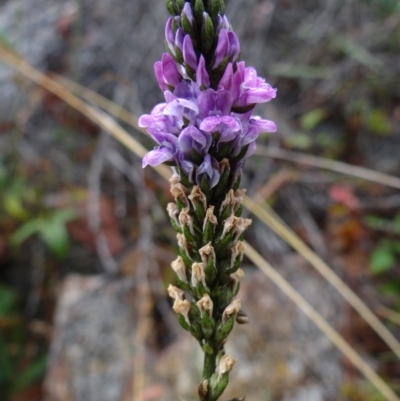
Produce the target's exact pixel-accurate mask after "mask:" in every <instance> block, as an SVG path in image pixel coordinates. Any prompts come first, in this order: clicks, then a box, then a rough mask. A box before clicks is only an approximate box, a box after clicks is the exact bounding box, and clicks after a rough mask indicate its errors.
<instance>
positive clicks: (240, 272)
mask: <svg viewBox="0 0 400 401" xmlns="http://www.w3.org/2000/svg"><path fill="white" fill-rule="evenodd" d="M229 277H230V279H231V280H232V291H233V292H234V293H235V292H236V289H237V287H238V285H239V283H240V280H241V279H242V278H243V277H244V271H243V270H242V269H238V270H236V271H235V273H232V274H231V275H230V276H229Z"/></svg>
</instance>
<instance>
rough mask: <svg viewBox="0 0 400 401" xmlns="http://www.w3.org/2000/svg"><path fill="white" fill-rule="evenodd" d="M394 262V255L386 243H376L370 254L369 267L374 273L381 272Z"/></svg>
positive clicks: (393, 264)
mask: <svg viewBox="0 0 400 401" xmlns="http://www.w3.org/2000/svg"><path fill="white" fill-rule="evenodd" d="M395 264H396V256H395V254H394V252H393V249H392V248H391V247H390V246H389V244H388V243H386V242H383V243H381V244H380V245H378V246H377V247H376V248H375V250H374V251H373V252H372V254H371V255H370V260H369V268H370V270H371V272H372V273H374V274H382V273H385V272H386V271H388V270H390V269H391V268H392V267H393V266H395Z"/></svg>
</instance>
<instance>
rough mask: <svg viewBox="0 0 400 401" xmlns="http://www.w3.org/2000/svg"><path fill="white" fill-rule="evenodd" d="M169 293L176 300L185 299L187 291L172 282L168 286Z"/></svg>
mask: <svg viewBox="0 0 400 401" xmlns="http://www.w3.org/2000/svg"><path fill="white" fill-rule="evenodd" d="M168 295H169V296H170V297H171V298H172V299H175V300H177V299H179V300H181V301H183V300H184V299H185V293H184V292H183V291H182V290H181V289H180V288H178V287H175V286H174V285H171V284H170V285H169V287H168Z"/></svg>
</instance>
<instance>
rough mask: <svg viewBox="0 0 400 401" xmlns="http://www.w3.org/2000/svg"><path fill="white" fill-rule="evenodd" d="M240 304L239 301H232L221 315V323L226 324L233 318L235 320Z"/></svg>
mask: <svg viewBox="0 0 400 401" xmlns="http://www.w3.org/2000/svg"><path fill="white" fill-rule="evenodd" d="M240 307H241V302H240V299H234V300H233V301H232V302H231V303H230V304H229V305H228V306H227V307H226V308H225V310H224V313H223V314H222V322H223V323H226V322H227V320H228V319H229V318H230V317H232V316H234V317H235V318H236V316H237V314H238V313H239V311H240Z"/></svg>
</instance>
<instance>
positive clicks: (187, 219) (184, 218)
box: [179, 207, 195, 235]
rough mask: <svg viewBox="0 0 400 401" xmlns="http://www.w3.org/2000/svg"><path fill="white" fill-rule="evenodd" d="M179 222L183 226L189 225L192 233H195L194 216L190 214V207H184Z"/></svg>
mask: <svg viewBox="0 0 400 401" xmlns="http://www.w3.org/2000/svg"><path fill="white" fill-rule="evenodd" d="M179 223H180V225H181V226H182V227H183V226H187V227H189V231H190V232H191V234H192V235H195V234H194V226H193V217H192V216H191V215H190V209H189V208H188V207H185V208H184V209H182V211H181V213H180V215H179Z"/></svg>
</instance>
